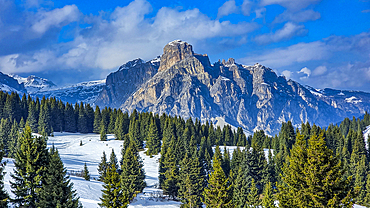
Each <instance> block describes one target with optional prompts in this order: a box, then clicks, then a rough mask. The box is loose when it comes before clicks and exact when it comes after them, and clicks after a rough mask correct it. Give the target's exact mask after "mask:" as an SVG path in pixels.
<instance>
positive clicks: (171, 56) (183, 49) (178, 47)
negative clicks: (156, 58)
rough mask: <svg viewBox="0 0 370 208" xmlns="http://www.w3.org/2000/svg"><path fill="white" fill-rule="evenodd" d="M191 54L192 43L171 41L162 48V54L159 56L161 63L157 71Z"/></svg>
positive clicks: (192, 52)
mask: <svg viewBox="0 0 370 208" xmlns="http://www.w3.org/2000/svg"><path fill="white" fill-rule="evenodd" d="M191 56H194V51H193V46H192V45H190V44H189V43H187V42H184V41H182V40H175V41H172V42H170V43H168V44H167V45H166V46H165V47H164V48H163V55H162V56H161V63H160V66H159V69H158V71H159V72H160V71H164V70H166V69H168V68H170V67H171V66H173V65H174V64H176V63H177V62H180V61H182V60H184V59H186V58H188V57H191Z"/></svg>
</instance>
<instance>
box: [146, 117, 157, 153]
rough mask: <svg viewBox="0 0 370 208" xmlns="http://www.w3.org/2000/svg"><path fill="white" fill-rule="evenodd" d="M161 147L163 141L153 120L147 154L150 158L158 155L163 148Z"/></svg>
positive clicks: (148, 138)
mask: <svg viewBox="0 0 370 208" xmlns="http://www.w3.org/2000/svg"><path fill="white" fill-rule="evenodd" d="M160 145H161V141H160V137H159V132H158V128H157V125H156V124H155V122H154V120H153V119H152V121H151V122H150V125H149V132H148V137H147V143H146V146H147V148H148V150H147V153H146V154H147V155H150V156H152V155H156V154H158V153H159V151H160V148H161V146H160Z"/></svg>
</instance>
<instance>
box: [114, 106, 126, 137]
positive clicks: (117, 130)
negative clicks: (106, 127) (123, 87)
mask: <svg viewBox="0 0 370 208" xmlns="http://www.w3.org/2000/svg"><path fill="white" fill-rule="evenodd" d="M118 112H119V113H118V116H117V119H116V123H115V127H114V135H115V136H116V139H117V140H123V138H124V137H125V132H124V125H125V123H124V117H123V113H122V111H118Z"/></svg>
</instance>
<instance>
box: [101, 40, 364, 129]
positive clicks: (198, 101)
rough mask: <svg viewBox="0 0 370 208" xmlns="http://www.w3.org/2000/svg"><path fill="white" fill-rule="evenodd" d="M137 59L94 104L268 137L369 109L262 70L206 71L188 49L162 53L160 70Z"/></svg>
mask: <svg viewBox="0 0 370 208" xmlns="http://www.w3.org/2000/svg"><path fill="white" fill-rule="evenodd" d="M155 63H157V65H154V64H153V62H152V61H148V62H144V61H142V60H141V59H137V60H134V61H133V62H128V63H127V64H125V65H123V66H122V67H120V69H119V70H118V71H117V72H115V73H112V74H110V75H109V76H108V77H107V83H106V86H105V88H104V90H103V92H102V93H101V94H100V96H99V98H98V99H97V100H98V102H97V104H100V105H102V104H103V105H109V106H112V107H120V108H121V109H122V110H124V111H130V112H131V111H132V110H133V109H137V110H139V111H151V112H153V113H158V114H161V113H167V114H170V115H179V116H182V117H184V118H189V117H193V118H199V119H201V120H202V121H206V120H213V121H215V122H217V121H220V120H224V121H226V122H227V123H229V124H231V125H234V126H242V127H243V128H244V129H246V130H249V131H253V130H257V129H263V130H265V131H266V132H267V133H270V134H273V133H275V132H277V131H278V130H279V128H280V125H281V123H282V122H287V121H288V120H290V121H292V122H293V124H294V125H296V126H299V125H300V124H301V123H302V122H307V121H309V122H312V123H316V124H318V125H321V126H325V125H328V124H329V123H332V122H337V121H339V120H341V119H343V118H344V117H347V116H353V115H354V116H359V115H361V114H362V113H364V112H365V111H368V110H369V109H370V94H369V93H363V92H351V91H339V92H337V91H335V90H329V89H325V90H323V91H317V90H315V89H313V88H308V87H304V86H302V85H300V84H299V83H297V82H295V81H292V80H286V79H285V77H282V76H277V75H276V73H275V72H274V71H273V70H272V69H270V68H267V67H265V66H262V65H260V64H255V65H254V66H243V65H240V64H237V63H235V60H234V59H232V58H230V59H229V60H228V61H225V60H223V61H219V62H216V63H215V64H213V65H211V64H210V62H209V59H208V56H207V55H200V54H196V53H194V51H193V48H192V46H191V45H190V44H188V43H186V42H183V41H173V42H171V43H169V44H167V45H166V46H165V47H164V50H163V55H162V56H161V57H160V65H159V66H158V59H157V62H155Z"/></svg>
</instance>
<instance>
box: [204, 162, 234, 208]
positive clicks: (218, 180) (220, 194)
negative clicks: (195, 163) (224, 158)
mask: <svg viewBox="0 0 370 208" xmlns="http://www.w3.org/2000/svg"><path fill="white" fill-rule="evenodd" d="M203 196H204V200H203V203H204V204H205V205H206V206H207V207H231V202H232V200H231V199H232V195H231V187H230V186H229V181H228V179H227V178H226V176H225V173H224V171H223V170H222V168H221V162H220V158H219V157H217V156H215V157H214V159H213V172H212V173H211V174H210V175H209V184H208V186H207V187H206V188H205V189H204V192H203Z"/></svg>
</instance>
